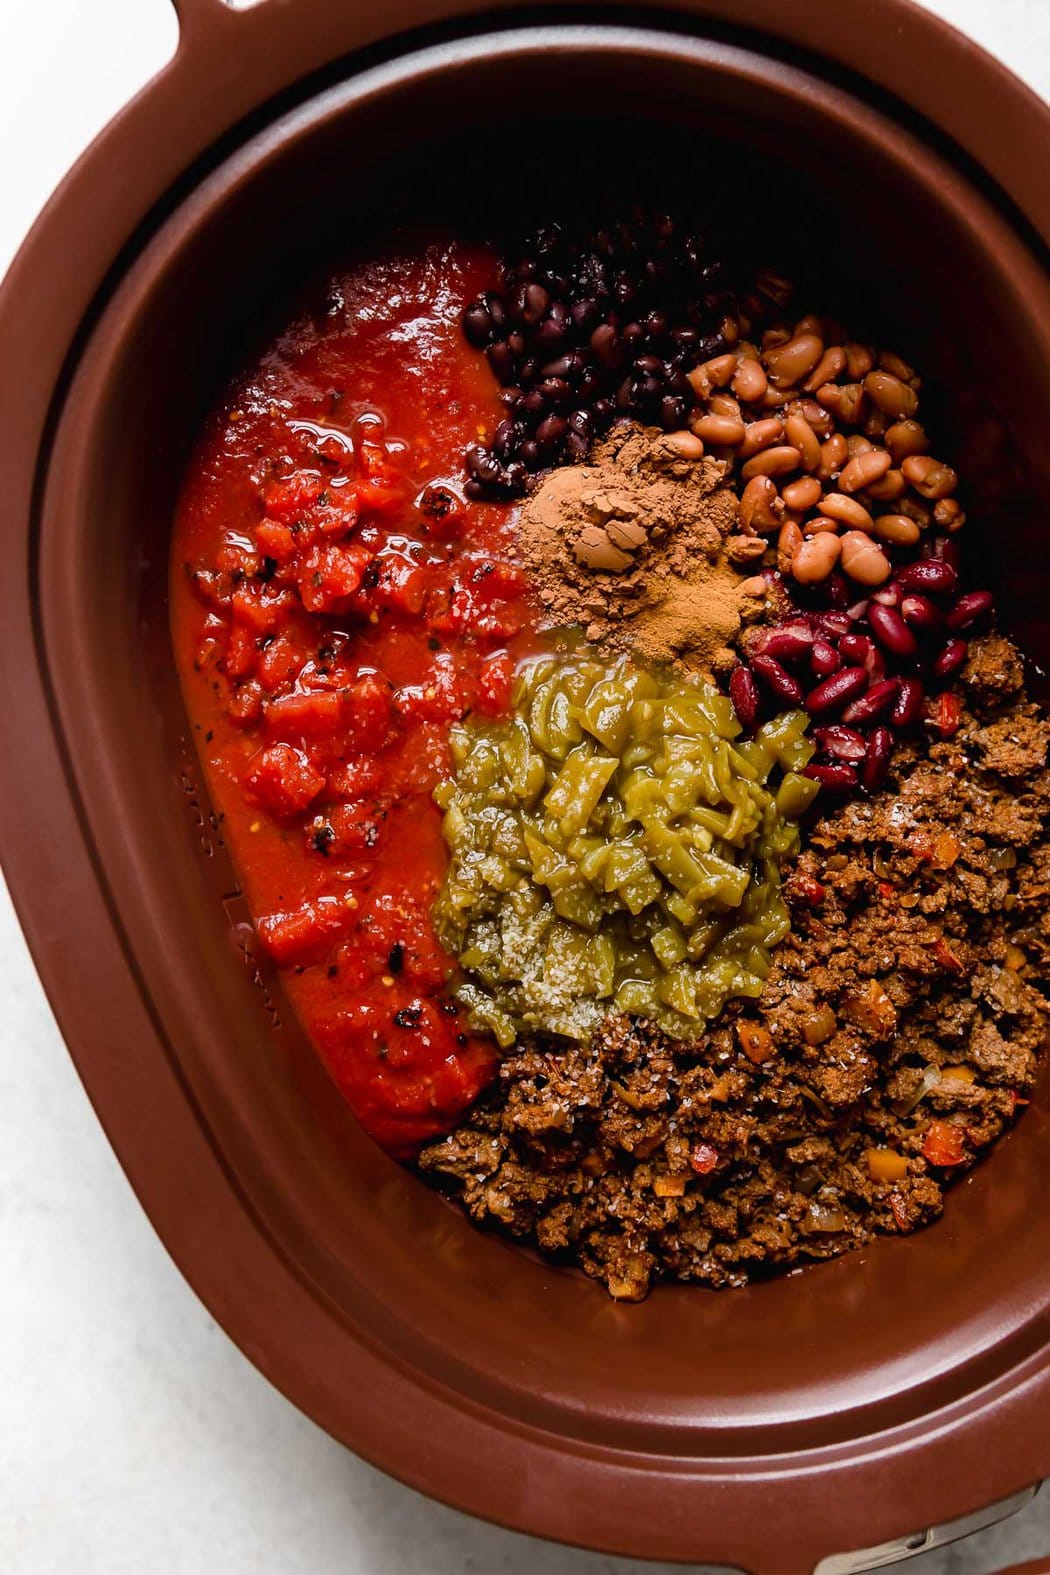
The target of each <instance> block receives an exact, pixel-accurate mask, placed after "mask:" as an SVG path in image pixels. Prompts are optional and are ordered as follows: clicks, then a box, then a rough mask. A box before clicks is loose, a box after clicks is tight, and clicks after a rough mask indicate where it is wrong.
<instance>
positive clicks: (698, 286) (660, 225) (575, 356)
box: [463, 206, 735, 496]
mask: <svg viewBox="0 0 1050 1575" xmlns="http://www.w3.org/2000/svg"><path fill="white" fill-rule="evenodd" d="M734 306H735V296H734V294H733V292H732V290H731V289H729V288H728V287H727V285H726V282H725V281H724V279H723V277H722V272H721V268H720V265H719V264H718V262H717V260H716V259H715V258H713V257H712V256H711V255H710V254H709V253H708V252H707V251H706V250H705V248H704V245H703V241H702V238H701V237H700V236H698V235H696V234H695V233H691V232H688V231H687V232H684V233H681V234H680V233H679V228H678V227H677V225H676V224H675V222H674V219H673V217H672V216H671V215H667V214H660V213H657V214H653V213H650V212H648V211H646V210H643V209H642V208H641V207H638V206H636V207H632V208H631V210H630V211H629V213H627V214H626V215H624V216H623V217H621V218H620V219H619V220H618V221H617V222H615V223H611V224H607V225H605V226H604V227H602V228H600V229H596V230H594V231H592V232H590V233H586V232H583V233H579V234H577V233H574V232H572V231H568V230H566V229H564V228H562V227H559V226H558V225H548V226H546V227H544V228H543V229H542V230H540V231H538V232H536V233H534V234H533V236H532V237H531V238H530V240H529V242H528V243H527V245H526V246H525V247H524V248H523V249H522V252H521V253H520V255H519V257H518V259H516V260H513V259H512V260H510V261H509V262H508V263H507V264H506V265H505V267H504V268H503V271H502V273H501V288H500V290H499V291H492V292H488V293H487V294H485V295H483V296H481V297H480V298H478V299H476V300H474V301H472V302H471V303H470V305H469V306H468V307H467V309H466V311H465V312H464V314H463V332H464V335H465V337H466V338H467V341H468V343H470V344H471V345H473V346H474V348H475V349H477V350H479V351H480V350H484V351H485V352H486V354H487V355H488V357H489V360H490V363H491V364H492V367H493V371H494V372H495V375H496V377H497V378H498V380H499V381H500V382H501V383H502V384H503V385H504V386H505V387H506V388H507V390H508V397H507V398H506V399H505V400H504V401H503V402H504V405H505V406H506V409H507V410H508V412H512V415H509V416H508V418H507V419H508V420H509V424H505V423H501V424H500V426H499V428H498V431H497V433H494V435H493V439H492V442H493V449H494V458H495V460H496V463H497V466H498V467H499V469H498V475H497V473H495V472H486V476H487V477H488V481H487V482H486V480H485V478H484V477H482V476H481V475H479V474H478V473H477V471H476V469H473V468H472V469H471V472H470V480H471V481H472V482H473V483H476V484H478V485H480V486H481V487H482V488H484V487H485V486H486V485H490V486H491V489H492V491H493V492H496V493H497V494H498V495H500V496H505V495H507V494H508V492H509V491H511V490H512V489H513V488H514V487H515V486H518V487H521V488H531V487H532V486H533V485H534V484H535V481H534V479H533V478H535V477H536V475H537V473H538V471H539V470H540V469H542V468H543V467H544V466H549V465H551V464H555V463H558V462H559V461H564V460H565V459H569V460H572V459H577V458H581V457H582V456H583V455H584V454H585V453H586V451H587V448H588V447H589V445H590V443H591V442H593V440H594V438H595V436H596V435H597V434H598V433H600V432H604V431H605V430H607V428H608V427H609V425H610V424H611V422H612V421H613V420H614V419H615V417H616V414H617V411H620V412H622V413H624V414H631V415H634V416H637V417H638V418H640V419H642V420H645V421H650V422H657V423H659V424H660V425H661V426H663V427H665V428H668V429H670V428H675V427H681V426H683V425H684V424H685V422H686V420H687V419H688V415H689V412H690V410H691V409H692V408H693V406H694V404H695V395H694V393H693V390H692V388H691V386H690V385H689V383H688V379H687V377H686V375H685V374H686V372H687V371H689V370H691V369H692V367H693V366H694V365H695V364H696V362H697V361H698V360H706V359H710V358H711V357H713V356H714V355H716V354H718V353H719V352H720V351H722V350H723V349H724V348H725V346H724V341H723V340H722V338H721V336H720V334H719V333H718V331H717V329H718V325H719V322H720V320H721V318H722V317H723V316H724V315H726V313H727V312H729V311H731V310H733V309H734ZM468 319H469V321H468ZM629 370H630V372H631V375H630V376H628V375H627V373H628V371H629ZM578 414H579V415H580V416H581V417H582V416H587V417H588V418H589V419H588V421H587V422H586V423H583V422H582V421H580V422H576V423H575V424H573V425H569V426H565V425H564V423H565V422H566V421H567V418H568V417H569V416H570V415H572V416H573V417H576V416H577V415H578ZM559 423H562V424H563V425H561V426H559ZM541 428H542V430H543V434H544V436H543V440H542V441H541V440H540V438H539V436H538V432H539V430H540V429H541ZM541 461H542V463H541ZM526 470H527V472H528V474H526Z"/></svg>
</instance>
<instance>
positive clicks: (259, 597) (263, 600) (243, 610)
mask: <svg viewBox="0 0 1050 1575" xmlns="http://www.w3.org/2000/svg"><path fill="white" fill-rule="evenodd" d="M291 605H292V597H291V595H290V593H289V592H288V591H282V590H281V589H280V588H279V587H277V586H273V585H260V584H259V583H258V582H257V581H253V580H245V581H242V583H241V584H240V585H238V587H237V589H236V590H235V591H234V593H233V595H232V596H231V598H230V608H231V611H232V612H233V616H234V618H235V620H236V621H237V622H238V623H240V624H243V625H244V627H245V628H246V629H250V630H251V631H252V633H253V634H269V632H270V630H271V629H276V628H277V627H278V625H279V624H280V623H281V621H282V619H283V616H284V614H285V613H286V612H287V610H288V608H289V607H290V606H291Z"/></svg>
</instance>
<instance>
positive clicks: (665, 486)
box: [518, 422, 765, 673]
mask: <svg viewBox="0 0 1050 1575" xmlns="http://www.w3.org/2000/svg"><path fill="white" fill-rule="evenodd" d="M698 450H700V454H699V455H698V454H697V451H698ZM727 474H728V466H727V465H726V464H725V463H724V462H722V461H720V460H714V459H710V458H704V457H702V450H701V446H700V444H699V443H698V442H697V440H696V439H695V438H694V437H693V436H692V434H691V433H669V434H665V433H662V432H660V431H659V430H658V429H657V428H655V427H647V428H642V427H639V426H637V425H635V424H634V423H631V422H624V423H623V424H622V425H620V426H618V427H615V428H614V429H613V431H612V432H611V433H610V434H609V436H608V437H607V438H606V439H605V440H604V442H602V443H600V444H599V445H597V447H596V448H595V449H594V450H593V452H592V454H591V455H590V456H589V458H588V460H587V461H586V462H584V463H582V464H579V465H569V466H564V467H562V468H561V469H559V470H555V471H552V472H551V473H550V475H549V476H547V478H546V479H545V481H544V482H543V484H542V486H540V487H539V488H538V489H537V491H536V492H535V493H533V495H532V496H531V497H530V498H529V500H528V501H527V503H526V504H525V506H524V508H523V509H522V513H521V519H520V523H519V527H518V551H519V553H520V555H521V558H522V560H523V562H524V564H525V566H526V568H527V569H528V571H529V573H530V575H531V576H532V580H533V583H534V585H535V588H536V593H537V595H538V598H539V600H540V602H541V604H542V608H543V622H544V624H545V625H546V626H547V627H549V628H565V627H566V626H568V625H573V624H579V625H582V626H583V627H584V629H585V632H586V636H587V639H588V640H589V641H591V642H592V643H595V644H599V645H602V646H605V647H606V648H608V647H613V648H615V649H617V650H631V651H634V652H635V653H636V654H638V655H640V656H641V657H643V658H646V659H648V660H649V661H673V662H676V663H678V664H680V665H682V666H685V667H688V668H690V669H692V670H696V671H701V672H707V673H713V672H717V671H719V670H720V669H722V668H723V667H724V666H725V665H727V664H728V662H729V661H730V660H731V657H730V655H729V652H728V647H730V646H731V644H732V642H733V639H734V637H735V636H736V635H737V634H738V632H739V630H740V624H741V619H742V617H744V618H747V617H748V612H747V604H748V603H749V602H750V603H751V606H752V608H755V607H757V606H758V605H759V604H758V603H757V602H755V600H754V598H752V597H750V596H748V595H747V594H746V593H747V590H748V588H749V579H748V576H747V573H746V572H741V570H742V568H743V569H744V570H745V571H746V570H747V569H748V568H750V570H751V572H752V573H753V572H754V569H755V568H756V567H757V565H758V562H759V561H760V559H761V557H762V553H763V551H764V548H765V542H764V541H763V540H762V538H761V537H757V536H744V535H741V534H740V530H739V522H738V512H739V510H738V500H737V496H736V493H735V492H734V491H733V489H732V488H731V487H730V486H729V485H728V484H727ZM738 565H739V566H738Z"/></svg>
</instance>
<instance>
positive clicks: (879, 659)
mask: <svg viewBox="0 0 1050 1575" xmlns="http://www.w3.org/2000/svg"><path fill="white" fill-rule="evenodd" d="M861 666H862V667H863V668H864V671H865V672H866V673H867V675H868V678H869V680H870V682H871V683H873V684H875V683H879V682H881V680H882V679H883V678H885V676H886V659H885V657H884V656H883V654H882V652H881V651H880V650H879V648H878V646H877V645H874V644H873V645H872V647H871V650H870V651H869V652H868V654H867V656H866V657H865V658H864V660H863V662H862V663H861Z"/></svg>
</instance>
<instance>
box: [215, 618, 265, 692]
mask: <svg viewBox="0 0 1050 1575" xmlns="http://www.w3.org/2000/svg"><path fill="white" fill-rule="evenodd" d="M258 660H259V644H258V640H257V639H256V636H255V635H254V634H253V633H252V631H251V630H250V629H245V628H243V627H240V626H238V625H237V624H232V625H231V626H230V632H229V636H228V638H227V641H226V655H225V657H224V658H223V666H224V668H225V669H226V676H227V678H231V679H238V678H247V677H248V675H249V673H251V672H253V671H254V669H255V664H256V662H258Z"/></svg>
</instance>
